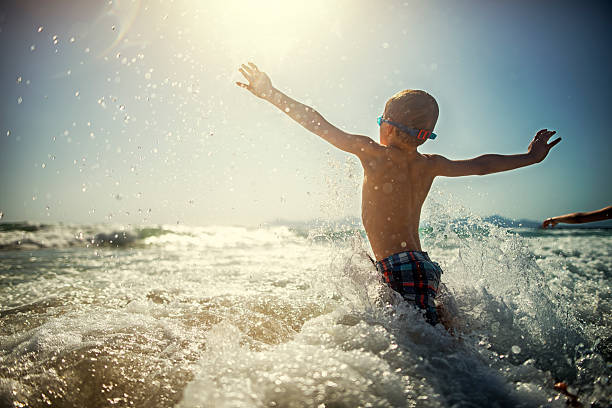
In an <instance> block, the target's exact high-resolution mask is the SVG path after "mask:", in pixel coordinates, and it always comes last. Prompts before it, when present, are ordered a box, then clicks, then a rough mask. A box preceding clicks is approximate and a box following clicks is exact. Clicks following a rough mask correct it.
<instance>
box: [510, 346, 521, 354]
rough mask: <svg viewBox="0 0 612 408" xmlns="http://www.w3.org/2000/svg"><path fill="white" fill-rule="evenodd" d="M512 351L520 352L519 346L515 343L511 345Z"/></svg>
mask: <svg viewBox="0 0 612 408" xmlns="http://www.w3.org/2000/svg"><path fill="white" fill-rule="evenodd" d="M512 352H513V353H514V354H519V353H520V352H521V348H520V347H519V346H517V345H514V346H512Z"/></svg>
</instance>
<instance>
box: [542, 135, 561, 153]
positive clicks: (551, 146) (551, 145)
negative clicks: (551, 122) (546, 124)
mask: <svg viewBox="0 0 612 408" xmlns="http://www.w3.org/2000/svg"><path fill="white" fill-rule="evenodd" d="M551 136H552V135H551ZM560 141H561V138H560V137H558V138H556V139H555V140H553V141H552V142H550V143H549V144H547V145H546V146H547V147H548V150H550V149H552V148H553V147H555V146H556V145H557V144H558V143H559V142H560Z"/></svg>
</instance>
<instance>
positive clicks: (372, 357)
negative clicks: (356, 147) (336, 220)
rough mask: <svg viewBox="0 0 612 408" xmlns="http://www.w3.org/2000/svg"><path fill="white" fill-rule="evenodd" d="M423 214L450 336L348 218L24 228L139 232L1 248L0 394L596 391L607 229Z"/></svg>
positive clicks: (604, 313)
mask: <svg viewBox="0 0 612 408" xmlns="http://www.w3.org/2000/svg"><path fill="white" fill-rule="evenodd" d="M441 208H445V207H441ZM429 211H430V214H431V213H434V215H435V217H433V216H432V217H431V218H432V219H433V218H436V217H441V218H442V219H444V217H449V215H446V214H442V215H440V214H437V213H435V211H432V210H431V209H429ZM430 225H431V226H430V229H429V230H427V231H425V232H424V234H423V241H424V245H425V246H426V247H427V248H428V250H429V253H430V256H431V257H432V258H433V259H435V260H436V261H438V262H439V263H440V264H441V265H442V267H443V269H444V274H443V275H442V280H443V282H444V283H445V284H446V286H447V288H448V289H447V291H446V293H447V296H446V298H445V300H444V303H445V304H446V306H447V308H448V309H450V310H452V311H453V317H454V325H455V335H454V336H452V335H450V334H449V333H447V332H446V331H445V330H444V329H443V328H441V327H440V326H438V327H431V326H430V325H428V324H427V323H426V322H425V321H424V320H423V319H422V317H421V316H420V315H419V314H418V313H417V312H416V311H415V310H414V309H413V308H411V307H409V306H406V305H405V304H403V303H401V302H398V299H397V297H396V296H394V295H393V293H392V292H390V291H389V290H388V289H387V288H386V287H385V286H384V285H383V284H382V283H381V282H380V280H379V277H378V274H377V272H376V271H375V269H374V268H373V266H372V264H371V262H370V261H369V259H368V258H367V256H366V255H365V253H364V250H365V248H367V245H366V243H365V241H364V240H363V238H362V236H363V235H362V231H359V230H352V231H351V230H346V229H342V230H334V229H331V230H329V229H328V230H325V229H323V230H321V229H319V230H317V232H315V233H312V234H310V235H309V234H308V231H303V232H299V233H296V232H294V231H292V230H290V229H288V228H287V227H283V226H278V227H267V228H259V229H248V228H240V227H185V226H166V227H154V228H143V227H138V228H136V227H129V228H125V227H121V226H110V227H109V226H50V227H48V228H46V229H45V228H41V229H39V230H34V231H30V232H28V233H29V234H32V235H30V238H31V239H32V240H35V241H36V240H42V236H43V235H44V234H50V233H49V232H48V231H55V232H53V234H56V235H57V236H66V237H70V239H71V240H74V236H78V233H77V232H78V231H84V232H86V234H85V233H84V235H90V236H95V235H97V234H112V233H113V232H118V231H123V232H125V233H126V234H130V235H131V236H135V237H138V239H136V240H135V241H132V242H130V243H129V244H126V245H121V246H119V247H116V246H113V245H104V244H102V243H101V244H99V245H90V246H89V247H87V245H72V244H70V245H63V244H62V245H63V246H62V245H59V244H58V246H59V247H58V248H57V249H50V248H44V249H37V248H34V247H33V248H31V249H23V248H22V249H20V250H4V251H3V252H0V256H1V257H2V264H1V266H0V268H1V273H0V299H1V300H0V307H1V309H0V313H1V314H0V319H1V321H2V324H1V325H0V401H2V402H3V404H4V405H11V404H14V403H23V404H26V405H29V406H46V405H48V402H49V403H51V404H52V405H62V406H82V405H83V403H84V401H85V402H86V403H87V405H88V406H108V405H117V404H118V405H125V406H127V405H130V403H133V404H134V405H135V406H175V405H180V406H184V407H188V406H189V407H191V406H203V407H239V406H254V407H257V406H261V407H264V406H266V407H267V406H273V405H276V406H285V407H294V406H295V407H309V406H317V405H318V404H325V405H326V406H347V407H348V406H366V405H367V404H370V405H372V406H380V407H386V406H388V407H403V406H422V407H443V406H444V407H445V406H466V405H472V406H474V405H476V406H495V405H497V406H559V407H560V406H565V397H563V396H562V395H561V394H559V393H558V392H557V391H555V390H554V389H553V387H552V384H553V383H554V381H555V380H564V381H567V382H568V383H569V384H570V389H571V390H573V391H575V392H577V393H578V394H579V398H580V399H581V401H584V402H585V403H592V404H594V406H598V405H599V406H603V405H605V404H604V401H606V400H607V397H608V396H609V395H610V392H611V386H610V383H609V376H610V368H609V361H610V355H611V354H612V353H611V352H610V348H611V345H610V338H609V333H610V321H609V316H610V313H609V311H610V304H611V303H610V295H609V294H610V290H609V282H610V275H609V274H610V266H611V263H612V257H611V256H610V253H609V248H610V245H611V243H612V235H610V234H608V233H599V232H597V231H595V232H591V234H590V235H589V234H587V233H585V232H583V231H579V232H577V233H576V234H574V235H572V234H569V233H567V232H562V231H561V232H552V233H537V234H535V235H534V233H533V231H531V230H524V231H521V230H515V231H508V230H506V229H502V228H498V227H495V226H493V225H490V224H486V223H483V222H481V221H479V220H478V219H477V218H471V219H470V220H469V221H468V222H465V223H463V224H455V225H449V223H448V222H446V223H445V222H442V221H441V222H439V223H430ZM41 231H42V232H41ZM10 233H13V234H14V233H15V232H14V231H13V232H10ZM19 233H21V234H23V231H21V232H19ZM3 234H4V233H3ZM530 234H531V235H530ZM606 234H607V235H606ZM0 235H2V234H0ZM13 238H14V237H13V236H11V237H10V238H6V237H2V238H1V239H6V240H7V241H10V240H12V239H13ZM321 238H323V239H321ZM66 239H68V238H66ZM84 241H85V240H84ZM49 246H51V245H49Z"/></svg>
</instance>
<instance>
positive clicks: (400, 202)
mask: <svg viewBox="0 0 612 408" xmlns="http://www.w3.org/2000/svg"><path fill="white" fill-rule="evenodd" d="M239 71H240V72H241V73H242V75H244V77H245V78H246V80H247V81H248V84H245V83H242V82H236V84H237V85H238V86H240V87H243V88H246V89H247V90H249V91H251V92H252V93H253V94H254V95H255V96H258V97H260V98H262V99H265V100H267V101H268V102H270V103H272V104H273V105H274V106H276V107H277V108H279V109H280V110H282V111H283V112H285V113H286V114H287V115H288V116H289V117H291V118H292V119H293V120H295V121H296V122H298V123H299V124H300V125H302V126H303V127H305V128H306V129H308V130H309V131H311V132H312V133H314V134H316V135H317V136H319V137H321V138H323V139H325V140H326V141H328V142H329V143H331V144H332V145H334V146H336V147H337V148H339V149H341V150H344V151H345V152H349V153H353V154H354V155H356V156H357V157H358V158H359V160H360V161H361V165H362V166H363V171H364V179H363V190H362V202H361V217H362V220H363V226H364V228H365V231H366V234H367V236H368V239H369V241H370V245H371V246H372V250H373V251H374V256H375V257H376V260H377V262H376V267H377V269H378V270H379V271H380V272H381V273H382V275H383V278H384V280H385V282H386V283H387V284H389V285H390V286H391V288H392V289H394V290H395V291H397V292H399V293H400V294H401V295H402V297H403V298H404V299H405V300H407V301H408V302H410V303H412V304H415V305H416V306H417V307H419V308H420V309H423V311H424V312H425V316H426V319H427V321H428V322H429V323H431V324H432V325H436V324H437V323H438V321H439V320H438V315H437V313H436V308H435V304H434V298H435V296H436V294H437V292H438V285H439V283H440V274H441V273H442V270H441V269H440V267H439V266H438V264H437V263H434V262H432V261H431V260H430V259H429V256H428V255H427V252H423V251H422V250H421V242H420V240H419V233H418V227H419V219H420V216H421V207H422V206H423V202H424V201H425V198H426V197H427V193H428V192H429V189H430V187H431V184H432V182H433V179H434V177H436V176H447V177H457V176H469V175H476V174H478V175H483V174H490V173H496V172H500V171H507V170H512V169H516V168H519V167H523V166H528V165H530V164H535V163H538V162H540V161H542V160H544V158H545V157H546V155H547V154H548V151H549V150H550V149H551V148H552V147H553V146H555V145H556V144H557V143H559V142H560V141H561V139H560V138H558V139H556V140H555V141H553V142H551V143H550V144H547V142H548V140H549V139H550V137H551V136H552V135H553V134H555V132H554V131H549V130H547V129H543V130H540V131H539V132H538V133H537V134H536V136H535V138H534V139H533V141H532V142H531V143H530V144H529V147H528V152H527V153H524V154H516V155H493V154H487V155H484V156H479V157H476V158H474V159H470V160H449V159H447V158H445V157H443V156H440V155H436V154H421V153H419V152H418V151H417V147H418V146H419V145H421V144H423V143H425V141H426V140H427V139H428V138H430V139H434V138H435V137H436V136H435V134H434V133H432V132H433V130H434V126H435V124H436V121H437V120H438V104H437V102H436V100H435V99H434V98H433V97H432V96H431V95H429V94H428V93H426V92H424V91H415V90H406V91H402V92H399V93H398V94H396V95H394V96H393V97H391V99H389V100H388V101H387V104H386V105H385V111H384V113H383V115H382V116H381V117H379V118H378V124H379V126H380V132H379V133H380V135H379V136H380V143H376V142H375V141H374V140H372V139H370V138H369V137H366V136H359V135H352V134H349V133H346V132H343V131H342V130H340V129H338V128H336V127H335V126H333V125H331V124H330V123H329V122H327V121H326V120H325V119H324V118H323V116H321V115H320V114H319V113H318V112H316V111H315V110H314V109H312V108H310V107H308V106H306V105H303V104H301V103H299V102H297V101H295V100H293V99H291V98H290V97H288V96H287V95H285V94H283V93H282V92H280V91H279V90H277V89H275V88H274V87H273V86H272V82H271V81H270V78H269V77H268V76H267V75H266V74H265V73H263V72H261V71H259V69H258V68H257V66H256V65H255V64H253V63H249V64H248V65H244V64H243V65H242V66H241V68H240V69H239Z"/></svg>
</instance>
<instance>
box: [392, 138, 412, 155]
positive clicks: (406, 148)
mask: <svg viewBox="0 0 612 408" xmlns="http://www.w3.org/2000/svg"><path fill="white" fill-rule="evenodd" d="M387 147H390V148H392V149H397V150H400V151H401V152H402V153H403V154H409V155H415V154H418V153H419V152H418V151H417V148H418V146H413V145H410V144H408V143H402V142H397V141H391V142H389V143H388V144H387Z"/></svg>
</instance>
